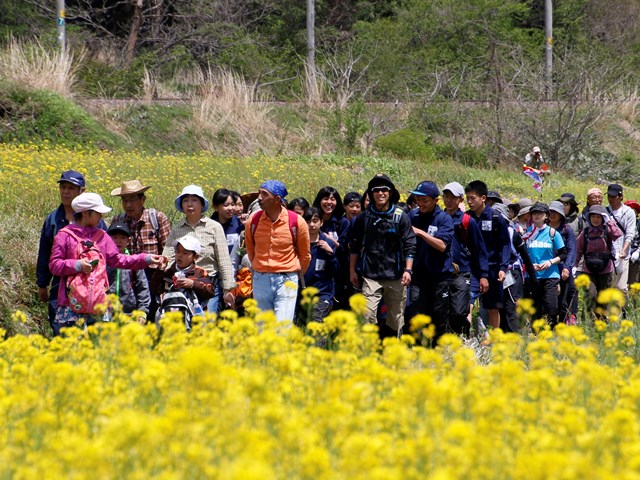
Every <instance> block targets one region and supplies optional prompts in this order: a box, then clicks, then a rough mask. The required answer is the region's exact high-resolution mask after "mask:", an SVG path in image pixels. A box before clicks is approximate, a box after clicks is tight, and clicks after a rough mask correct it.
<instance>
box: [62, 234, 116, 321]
mask: <svg viewBox="0 0 640 480" xmlns="http://www.w3.org/2000/svg"><path fill="white" fill-rule="evenodd" d="M61 232H66V233H68V234H69V235H71V236H72V237H73V238H75V239H76V241H77V242H78V245H77V246H76V254H75V258H76V259H78V260H82V259H86V260H88V261H89V262H95V263H96V265H95V267H94V268H93V270H92V271H91V273H83V272H78V273H76V274H74V275H72V276H70V277H68V278H67V285H66V289H67V290H66V291H67V298H68V299H69V305H70V307H71V309H72V310H73V311H74V312H75V313H86V314H95V313H96V306H97V305H101V304H105V303H106V302H107V290H108V289H109V277H108V276H107V261H106V260H105V258H104V255H103V254H102V252H101V251H100V248H98V245H97V243H98V242H99V241H100V240H102V237H104V235H105V233H104V230H98V231H97V232H96V234H95V235H94V236H93V238H92V239H91V240H83V239H81V238H80V237H78V236H77V235H76V234H75V233H73V232H72V231H71V230H69V229H66V228H64V229H62V230H61Z"/></svg>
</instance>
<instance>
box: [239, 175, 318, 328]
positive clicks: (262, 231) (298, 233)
mask: <svg viewBox="0 0 640 480" xmlns="http://www.w3.org/2000/svg"><path fill="white" fill-rule="evenodd" d="M287 193H288V192H287V188H286V187H285V186H284V184H283V183H282V182H280V181H278V180H267V181H266V182H264V183H263V184H262V185H260V188H259V190H258V204H259V205H260V208H261V209H262V211H258V212H256V213H254V214H253V215H251V217H250V218H249V221H248V223H247V227H248V228H246V230H245V232H246V233H245V236H246V237H245V238H246V244H247V254H248V255H249V260H250V261H251V267H252V269H253V298H255V299H256V301H257V302H258V307H259V308H260V309H261V310H273V311H274V312H275V314H276V318H277V319H278V320H279V321H285V320H293V317H294V314H295V309H296V298H297V294H298V278H299V274H304V272H305V271H306V269H307V267H308V266H309V262H310V261H311V252H310V244H309V229H308V227H307V223H306V222H305V221H298V218H300V217H299V216H298V214H296V213H295V212H292V213H293V215H291V214H290V211H289V210H287V208H286V207H285V206H284V205H283V201H284V198H285V197H286V196H287Z"/></svg>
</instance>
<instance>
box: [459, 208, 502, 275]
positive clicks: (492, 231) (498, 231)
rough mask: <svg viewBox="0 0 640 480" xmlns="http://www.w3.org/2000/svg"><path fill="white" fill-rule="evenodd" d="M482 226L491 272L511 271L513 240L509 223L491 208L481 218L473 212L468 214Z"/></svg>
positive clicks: (486, 209) (483, 212) (485, 209)
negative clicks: (510, 261)
mask: <svg viewBox="0 0 640 480" xmlns="http://www.w3.org/2000/svg"><path fill="white" fill-rule="evenodd" d="M468 213H469V214H470V215H471V216H472V217H473V218H475V219H476V220H477V221H478V223H479V224H480V231H481V232H482V238H484V246H485V248H486V250H487V258H488V259H489V270H490V271H492V272H493V271H495V272H497V271H499V270H500V271H503V272H505V273H506V272H507V270H509V260H510V258H511V239H510V238H509V228H508V226H507V221H506V220H505V219H504V218H503V217H502V215H500V214H499V213H498V212H495V211H494V210H493V208H491V207H490V206H488V205H487V206H486V207H485V208H484V210H483V211H482V213H481V214H480V216H476V214H475V213H473V212H471V211H470V212H468Z"/></svg>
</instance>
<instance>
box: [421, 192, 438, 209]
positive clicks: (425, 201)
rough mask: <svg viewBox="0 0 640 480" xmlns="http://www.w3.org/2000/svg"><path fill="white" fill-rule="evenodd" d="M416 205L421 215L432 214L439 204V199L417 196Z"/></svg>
mask: <svg viewBox="0 0 640 480" xmlns="http://www.w3.org/2000/svg"><path fill="white" fill-rule="evenodd" d="M416 203H417V204H418V209H419V210H420V213H430V212H433V210H434V209H435V208H436V205H437V204H438V197H435V198H434V197H430V196H428V195H416Z"/></svg>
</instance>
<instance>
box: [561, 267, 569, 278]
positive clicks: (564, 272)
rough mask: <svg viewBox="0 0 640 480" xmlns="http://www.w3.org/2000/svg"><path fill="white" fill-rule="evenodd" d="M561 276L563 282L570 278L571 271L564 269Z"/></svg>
mask: <svg viewBox="0 0 640 480" xmlns="http://www.w3.org/2000/svg"><path fill="white" fill-rule="evenodd" d="M561 276H562V280H566V279H567V278H569V269H568V268H563V269H562V273H561Z"/></svg>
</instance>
